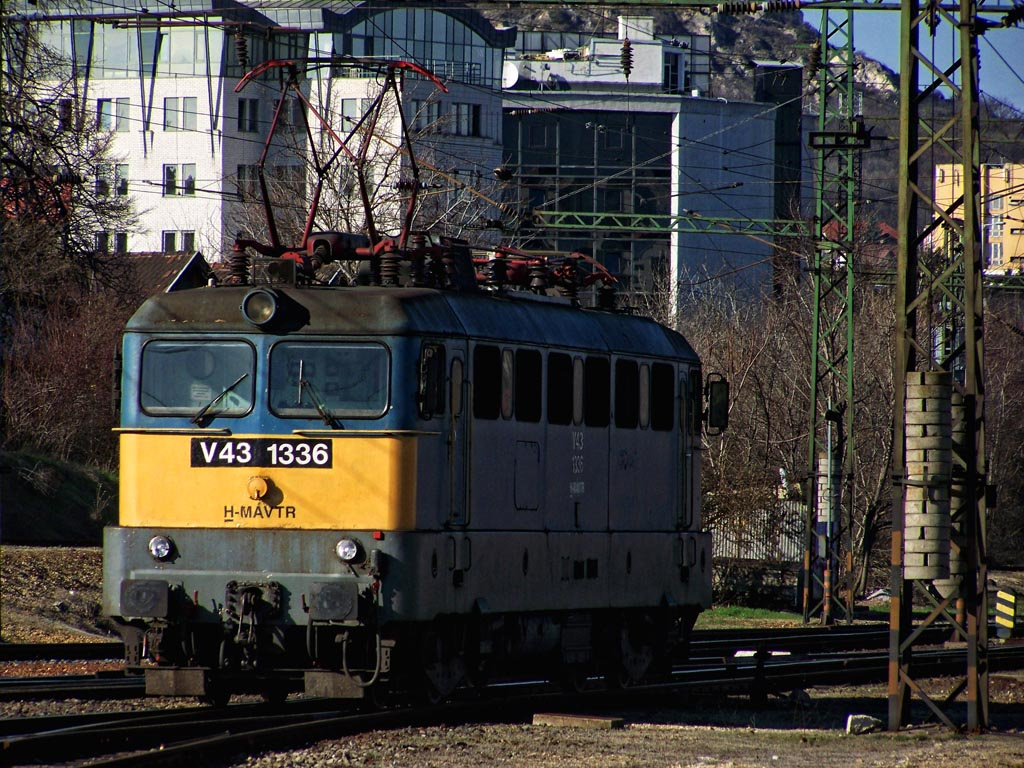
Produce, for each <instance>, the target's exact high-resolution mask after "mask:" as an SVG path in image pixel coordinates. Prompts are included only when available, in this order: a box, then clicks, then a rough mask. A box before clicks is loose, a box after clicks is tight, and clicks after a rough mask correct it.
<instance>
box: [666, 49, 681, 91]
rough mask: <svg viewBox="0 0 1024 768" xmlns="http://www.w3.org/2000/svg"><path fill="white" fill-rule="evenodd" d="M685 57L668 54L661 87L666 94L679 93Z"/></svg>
mask: <svg viewBox="0 0 1024 768" xmlns="http://www.w3.org/2000/svg"><path fill="white" fill-rule="evenodd" d="M682 60H683V57H682V56H681V55H679V54H678V53H666V54H665V62H664V70H663V75H662V83H661V87H662V90H663V91H665V93H679V73H680V71H681V70H682V66H681V62H682Z"/></svg>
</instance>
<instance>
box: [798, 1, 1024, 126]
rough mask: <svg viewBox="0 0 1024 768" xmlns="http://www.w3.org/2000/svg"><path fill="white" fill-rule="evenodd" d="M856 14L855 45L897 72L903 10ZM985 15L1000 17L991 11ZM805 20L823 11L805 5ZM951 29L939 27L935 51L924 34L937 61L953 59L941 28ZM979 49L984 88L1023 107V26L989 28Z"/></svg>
mask: <svg viewBox="0 0 1024 768" xmlns="http://www.w3.org/2000/svg"><path fill="white" fill-rule="evenodd" d="M853 17H854V18H853V46H854V48H856V49H857V50H858V51H861V52H863V53H865V54H867V55H868V56H869V57H871V58H872V59H876V60H878V61H880V62H882V63H883V64H885V65H886V66H887V67H889V69H891V70H893V71H894V72H898V71H899V55H900V45H899V28H900V12H899V11H865V10H857V11H855V12H854V14H853ZM986 18H989V19H992V20H997V17H996V16H992V15H987V16H986ZM804 20H805V21H807V22H810V23H811V24H813V25H814V26H815V27H817V26H818V24H819V23H820V22H821V14H820V13H817V12H814V11H808V10H806V9H805V11H804ZM950 30H951V27H950V26H949V25H948V24H944V25H943V27H942V28H940V34H939V35H936V38H935V53H934V54H932V53H931V48H930V45H931V44H930V43H929V42H928V41H927V39H926V38H927V36H926V35H924V34H922V37H921V40H920V42H919V43H918V44H919V45H920V46H921V48H922V49H924V50H925V51H926V52H927V53H928V55H929V56H934V58H935V60H936V61H938V62H940V63H943V64H948V63H949V62H950V61H951V60H952V59H951V57H950V55H949V52H950V51H951V50H952V46H951V42H950V39H949V37H948V36H947V37H946V39H945V40H942V39H940V38H941V37H942V35H941V31H945V32H949V31H950ZM926 46H929V47H926ZM978 50H979V52H980V57H981V62H980V69H979V70H978V72H979V74H978V77H979V80H980V83H981V90H982V91H983V92H984V93H987V94H989V95H991V96H994V97H996V98H997V99H999V100H1000V101H1004V102H1007V103H1009V104H1011V105H1013V106H1015V107H1017V108H1018V109H1021V110H1024V26H1018V27H1011V28H1009V29H1004V28H1001V27H1000V28H998V29H990V30H989V31H987V32H986V33H985V34H984V35H982V36H981V38H980V39H979V41H978ZM1000 57H1002V59H1005V60H1006V63H1004V62H1003V61H1002V60H1001V59H1000ZM922 79H923V77H922Z"/></svg>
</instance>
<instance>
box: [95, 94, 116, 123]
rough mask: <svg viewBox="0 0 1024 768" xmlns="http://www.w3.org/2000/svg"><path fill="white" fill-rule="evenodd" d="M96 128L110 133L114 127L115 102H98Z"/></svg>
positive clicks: (106, 100) (101, 100)
mask: <svg viewBox="0 0 1024 768" xmlns="http://www.w3.org/2000/svg"><path fill="white" fill-rule="evenodd" d="M96 127H97V128H99V129H100V130H101V131H109V130H111V129H112V128H113V127H114V100H113V99H97V100H96Z"/></svg>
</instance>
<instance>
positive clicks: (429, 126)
mask: <svg viewBox="0 0 1024 768" xmlns="http://www.w3.org/2000/svg"><path fill="white" fill-rule="evenodd" d="M411 106H412V114H411V115H410V116H409V123H410V125H411V126H412V129H413V130H414V131H419V132H420V133H436V132H437V131H438V130H439V128H438V125H439V123H440V122H441V114H442V110H441V102H439V101H435V100H433V99H428V100H426V101H424V100H422V99H413V100H412V102H411Z"/></svg>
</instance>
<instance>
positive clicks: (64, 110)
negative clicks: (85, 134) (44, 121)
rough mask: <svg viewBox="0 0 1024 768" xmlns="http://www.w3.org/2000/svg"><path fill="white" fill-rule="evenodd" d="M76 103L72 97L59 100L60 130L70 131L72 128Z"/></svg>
mask: <svg viewBox="0 0 1024 768" xmlns="http://www.w3.org/2000/svg"><path fill="white" fill-rule="evenodd" d="M73 110H74V104H73V103H72V101H71V99H60V100H59V101H58V102H57V130H58V131H69V130H71V116H72V114H73Z"/></svg>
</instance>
